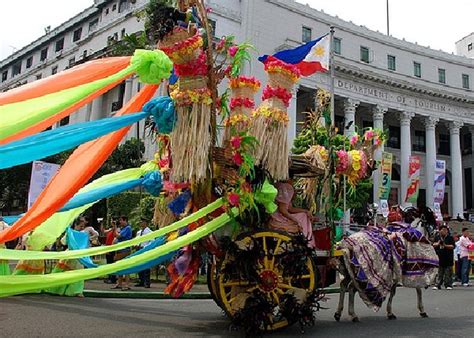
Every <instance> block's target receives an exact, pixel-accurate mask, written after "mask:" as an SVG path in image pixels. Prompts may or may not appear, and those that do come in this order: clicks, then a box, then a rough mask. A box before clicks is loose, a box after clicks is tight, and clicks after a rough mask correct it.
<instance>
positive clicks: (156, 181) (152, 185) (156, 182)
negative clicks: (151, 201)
mask: <svg viewBox="0 0 474 338" xmlns="http://www.w3.org/2000/svg"><path fill="white" fill-rule="evenodd" d="M142 185H143V186H144V187H145V189H146V191H148V192H149V193H150V194H151V195H153V196H155V197H156V196H159V195H160V192H161V189H163V182H162V180H161V173H160V172H159V171H158V170H155V171H152V172H149V173H146V174H145V177H143V182H142Z"/></svg>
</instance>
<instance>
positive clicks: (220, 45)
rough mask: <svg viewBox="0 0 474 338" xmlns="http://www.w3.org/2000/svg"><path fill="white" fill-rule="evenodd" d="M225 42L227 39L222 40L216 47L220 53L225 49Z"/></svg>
mask: <svg viewBox="0 0 474 338" xmlns="http://www.w3.org/2000/svg"><path fill="white" fill-rule="evenodd" d="M225 41H226V40H225V38H222V39H220V40H219V42H218V43H217V45H216V50H218V51H221V50H223V49H224V47H225Z"/></svg>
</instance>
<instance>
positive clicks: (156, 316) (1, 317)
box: [0, 287, 474, 338]
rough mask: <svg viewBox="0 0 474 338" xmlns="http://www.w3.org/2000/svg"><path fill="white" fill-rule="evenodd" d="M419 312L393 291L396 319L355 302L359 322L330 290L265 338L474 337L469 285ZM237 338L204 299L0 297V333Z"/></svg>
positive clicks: (411, 300)
mask: <svg viewBox="0 0 474 338" xmlns="http://www.w3.org/2000/svg"><path fill="white" fill-rule="evenodd" d="M424 300H425V310H426V311H427V313H428V314H429V316H430V318H426V319H423V318H420V317H419V316H418V313H417V310H416V293H415V290H412V289H399V290H398V292H397V297H396V298H395V300H394V306H393V309H394V313H395V314H396V315H397V316H398V319H397V320H395V321H388V320H387V319H386V318H385V313H384V312H383V311H382V310H381V311H379V312H377V313H375V312H373V311H372V310H370V309H368V308H367V307H365V305H363V303H362V301H361V300H360V299H357V301H356V312H357V314H358V315H359V317H360V319H361V322H360V323H352V322H350V321H349V319H348V316H347V311H344V316H343V318H342V319H341V322H340V323H336V322H335V321H334V319H333V314H334V310H335V307H336V302H337V296H336V295H330V296H328V300H327V302H325V303H323V306H324V307H326V308H328V309H326V310H321V311H319V312H318V314H317V317H318V319H317V322H316V325H315V326H314V327H312V328H309V329H307V330H306V333H305V334H304V335H302V334H301V333H300V330H299V328H298V326H293V327H290V328H286V329H284V330H283V331H280V332H277V333H273V334H271V335H268V336H271V337H298V336H303V337H316V336H317V337H331V338H334V337H349V336H350V337H351V338H352V337H368V336H369V337H370V336H372V337H474V287H471V288H456V289H454V290H452V291H446V290H442V291H433V290H426V291H425V292H424ZM200 336H206V337H229V336H232V337H241V336H243V333H242V332H235V331H232V332H231V331H229V321H228V320H227V319H226V317H225V316H224V315H223V314H222V311H221V310H220V309H219V308H218V307H217V306H216V305H215V304H214V302H213V301H211V300H148V299H97V298H64V297H54V296H47V295H31V296H30V295H28V296H17V297H11V298H6V299H1V300H0V337H200Z"/></svg>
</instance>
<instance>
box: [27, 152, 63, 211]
mask: <svg viewBox="0 0 474 338" xmlns="http://www.w3.org/2000/svg"><path fill="white" fill-rule="evenodd" d="M58 170H59V165H58V164H53V163H47V162H43V161H33V167H32V168H31V180H30V191H29V192H28V209H29V208H31V206H32V205H33V203H35V201H36V199H37V198H38V196H39V194H41V192H42V191H43V189H44V188H45V187H46V186H47V185H48V183H49V181H50V180H51V178H52V177H53V176H54V175H56V172H57V171H58Z"/></svg>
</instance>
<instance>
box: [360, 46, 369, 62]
mask: <svg viewBox="0 0 474 338" xmlns="http://www.w3.org/2000/svg"><path fill="white" fill-rule="evenodd" d="M360 61H362V62H365V63H369V48H367V47H363V46H360Z"/></svg>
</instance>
